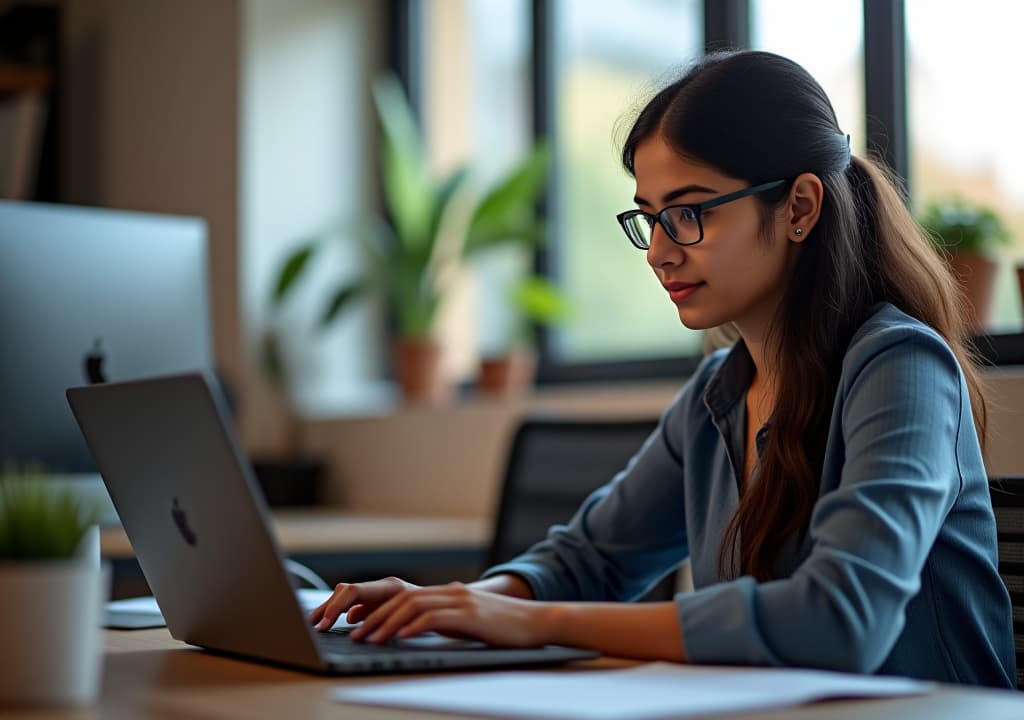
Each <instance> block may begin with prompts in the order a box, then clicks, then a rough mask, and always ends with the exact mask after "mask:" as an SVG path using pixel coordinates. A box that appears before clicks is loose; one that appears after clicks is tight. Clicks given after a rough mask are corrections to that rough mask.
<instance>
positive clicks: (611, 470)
mask: <svg viewBox="0 0 1024 720" xmlns="http://www.w3.org/2000/svg"><path fill="white" fill-rule="evenodd" d="M657 424H658V422H657V420H656V419H644V420H574V419H539V418H528V419H526V420H524V421H523V423H522V424H521V425H520V426H519V428H518V430H517V431H516V433H515V435H514V437H513V439H512V444H511V449H510V451H509V455H508V463H507V465H506V469H505V479H504V484H503V486H502V490H501V498H500V502H499V505H498V510H497V513H496V515H497V519H496V522H495V527H494V535H493V538H492V541H491V545H490V548H489V550H488V552H487V557H486V561H487V567H491V566H493V565H497V564H499V563H502V562H505V561H507V560H511V559H512V558H513V557H515V556H516V555H518V554H520V553H521V552H523V551H524V550H526V549H527V548H528V547H529V546H530V545H532V544H533V543H535V542H537V541H539V540H542V539H543V538H544V537H545V536H546V535H547V531H548V528H549V527H551V526H552V525H555V524H564V523H566V522H568V521H569V519H570V518H571V517H572V516H573V514H574V513H575V512H576V510H577V508H578V507H579V506H580V504H581V503H582V502H583V500H584V499H586V497H587V496H588V495H589V494H590V493H591V492H593V491H594V490H596V489H597V488H598V487H600V486H601V485H603V484H604V483H606V482H608V481H609V480H611V479H612V477H614V475H615V473H617V472H618V471H619V470H621V469H623V468H624V467H625V466H626V463H627V462H628V461H629V459H630V458H631V457H632V456H633V454H634V453H635V452H636V451H637V450H639V449H640V446H641V445H642V444H643V442H644V440H646V439H647V437H648V435H650V434H651V432H652V431H653V430H654V428H655V427H656V426H657ZM675 585H676V573H675V572H673V573H672V574H671V575H669V576H667V577H666V578H664V579H663V580H662V581H661V582H660V583H659V584H658V585H656V586H655V587H654V588H652V589H651V591H650V592H648V594H647V595H645V596H644V597H643V598H641V599H642V600H646V601H656V600H671V599H672V595H673V594H674V591H675Z"/></svg>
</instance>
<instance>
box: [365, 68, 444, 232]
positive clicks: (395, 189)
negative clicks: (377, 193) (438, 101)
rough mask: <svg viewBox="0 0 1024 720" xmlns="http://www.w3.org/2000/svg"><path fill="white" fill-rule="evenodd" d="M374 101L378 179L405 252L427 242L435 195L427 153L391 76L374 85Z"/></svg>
mask: <svg viewBox="0 0 1024 720" xmlns="http://www.w3.org/2000/svg"><path fill="white" fill-rule="evenodd" d="M373 98H374V103H375V106H376V108H377V117H378V119H379V121H380V127H381V131H382V134H383V137H382V141H383V142H382V150H381V176H382V180H383V183H384V196H385V200H386V202H387V206H388V210H389V212H390V213H391V220H392V222H393V223H394V225H395V233H396V235H397V237H398V242H399V244H401V245H402V246H403V247H404V248H405V249H406V250H408V251H416V250H419V251H422V250H423V246H424V245H426V244H427V243H429V241H430V237H429V234H428V233H429V228H430V223H431V217H432V214H433V208H434V203H435V201H434V196H435V192H434V189H433V187H432V185H431V183H430V178H429V175H428V172H427V162H426V153H425V152H424V148H423V141H422V138H421V135H420V131H419V128H418V127H417V124H416V119H415V117H414V116H413V112H412V109H411V108H410V107H409V102H408V100H407V99H406V96H405V92H404V91H403V90H402V86H401V83H400V82H399V81H398V79H397V78H396V77H395V76H394V75H393V74H387V75H383V76H381V77H380V78H378V79H377V80H376V81H375V82H374V83H373Z"/></svg>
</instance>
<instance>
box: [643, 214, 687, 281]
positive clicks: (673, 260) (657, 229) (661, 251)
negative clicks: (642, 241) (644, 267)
mask: <svg viewBox="0 0 1024 720" xmlns="http://www.w3.org/2000/svg"><path fill="white" fill-rule="evenodd" d="M685 250H686V248H684V247H683V246H682V245H677V244H676V243H674V242H672V238H670V237H669V236H668V233H666V232H665V228H663V227H662V226H661V224H660V223H656V224H655V226H654V230H653V231H652V232H651V245H650V247H648V248H647V264H648V265H650V266H651V267H652V268H654V269H655V270H657V269H659V268H671V267H675V266H677V265H682V264H683V263H684V262H686V252H685Z"/></svg>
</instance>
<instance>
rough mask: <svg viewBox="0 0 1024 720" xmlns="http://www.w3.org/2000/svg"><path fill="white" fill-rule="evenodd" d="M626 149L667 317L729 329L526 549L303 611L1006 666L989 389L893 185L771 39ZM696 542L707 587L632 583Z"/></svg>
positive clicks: (323, 619) (621, 639)
mask: <svg viewBox="0 0 1024 720" xmlns="http://www.w3.org/2000/svg"><path fill="white" fill-rule="evenodd" d="M622 159H623V164H624V166H625V168H626V170H628V171H629V172H630V173H631V174H632V175H633V176H634V177H635V179H636V197H635V198H634V201H635V203H636V205H637V208H638V209H635V210H628V211H626V212H624V213H622V214H620V215H619V216H618V221H619V224H620V225H621V226H622V229H623V230H624V231H625V234H626V236H627V238H628V239H629V241H630V242H631V243H632V244H633V245H634V246H636V247H637V248H639V249H640V250H643V251H645V252H646V256H647V262H648V263H649V264H650V266H651V268H652V269H653V271H654V274H655V276H656V278H657V280H658V282H660V283H661V284H662V285H663V286H664V287H665V290H666V291H667V294H668V298H669V300H671V302H673V303H674V304H675V306H676V308H677V310H678V312H679V319H680V320H681V321H682V322H683V324H684V325H686V326H687V327H689V328H693V329H705V328H714V327H716V326H721V325H726V324H732V325H733V326H734V327H735V329H736V330H737V331H738V333H739V336H740V340H738V341H737V342H736V343H735V345H733V347H732V348H731V349H728V350H721V351H718V352H716V353H714V354H712V355H710V356H709V357H707V358H706V359H705V360H704V362H703V363H702V364H701V365H700V367H699V368H698V369H697V371H696V372H695V374H694V375H693V377H692V378H690V380H689V381H688V382H687V383H686V385H685V386H684V387H683V389H682V391H681V392H680V394H679V395H678V396H677V398H676V399H675V401H674V402H673V403H672V405H671V407H669V409H668V410H667V411H666V412H665V414H664V415H663V417H662V419H661V423H660V426H659V427H658V429H657V430H656V431H655V432H654V434H653V435H652V436H651V437H650V438H649V439H648V440H647V441H646V443H645V444H644V445H643V447H641V448H640V449H639V451H638V452H637V454H636V455H635V456H634V458H633V459H632V460H631V461H630V463H629V465H628V466H627V467H626V468H625V469H624V470H623V471H622V472H620V473H619V474H618V475H617V476H616V477H615V478H614V479H612V480H611V481H610V482H609V483H608V484H607V485H605V486H604V487H603V488H601V489H600V490H598V491H597V492H595V493H594V494H593V495H591V496H590V497H589V498H588V499H587V500H586V501H585V502H584V503H583V505H582V507H581V508H580V509H579V511H578V512H577V513H576V515H575V517H573V519H572V520H571V521H570V522H569V523H568V525H566V526H555V527H553V528H552V529H551V530H550V532H549V533H548V536H547V538H546V539H544V540H543V541H541V542H539V543H538V544H536V545H534V546H533V547H532V548H531V549H530V550H528V551H527V552H526V553H524V554H523V555H521V556H520V557H518V558H516V559H514V560H513V561H511V562H509V563H507V564H504V565H500V566H498V567H494V568H491V569H490V570H489V571H488V572H487V573H485V575H484V578H483V579H482V580H480V581H478V582H474V583H471V584H469V585H463V584H459V583H455V584H452V585H446V586H437V587H416V586H413V585H411V584H408V583H405V582H403V581H401V580H399V579H397V578H388V579H386V580H380V581H375V582H368V583H360V584H344V583H343V584H341V585H338V586H337V589H336V590H335V592H334V594H333V596H332V597H331V598H330V600H328V601H327V602H326V603H325V604H324V605H322V606H321V607H320V608H318V609H317V610H316V611H314V612H313V614H312V615H311V618H310V620H311V622H313V623H314V624H315V625H316V627H317V628H318V629H321V630H325V629H327V628H329V627H330V626H331V625H332V624H333V623H334V622H335V620H336V619H337V618H338V616H339V615H340V614H341V613H343V612H346V611H347V613H348V620H349V621H351V622H358V621H360V620H362V621H363V624H362V626H361V627H360V628H359V629H358V630H356V631H355V632H354V633H353V637H355V638H356V639H363V640H366V641H369V642H385V641H388V640H390V639H392V638H395V637H407V636H409V635H413V634H416V633H421V632H424V631H429V630H432V631H437V632H441V633H445V634H451V635H458V636H470V637H475V638H479V639H481V640H485V641H487V642H490V643H494V644H499V645H509V646H532V645H542V644H547V643H555V644H563V645H573V646H578V647H586V648H593V649H596V650H599V651H601V652H603V653H606V654H609V655H615V656H625V657H633V658H641V659H647V660H674V661H680V662H685V661H689V662H695V663H729V664H756V665H788V666H802V667H813V668H824V669H833V670H845V671H852V672H863V673H887V674H897V675H908V676H913V677H920V678H930V679H934V680H940V681H946V682H963V683H974V684H982V685H992V686H1002V687H1012V684H1013V678H1014V673H1015V669H1014V654H1013V653H1014V651H1013V638H1012V630H1011V610H1010V600H1009V595H1008V593H1007V590H1006V588H1005V586H1004V585H1003V583H1002V581H1001V580H1000V578H999V575H998V573H997V571H996V564H997V558H996V534H995V523H994V519H993V513H992V507H991V503H990V500H989V496H988V484H987V480H986V474H985V467H984V465H983V463H982V452H981V447H980V442H979V438H984V436H985V404H984V400H983V398H982V396H981V392H980V387H979V381H978V375H977V371H976V370H975V367H974V365H973V364H972V358H971V354H970V350H969V349H968V345H967V343H966V338H967V331H966V328H965V327H964V323H963V321H962V319H961V306H960V302H959V300H958V298H959V295H958V292H957V290H956V287H955V284H954V282H953V280H952V279H951V277H950V275H949V273H948V272H947V271H946V270H945V269H944V267H943V265H942V263H941V262H940V260H939V259H938V258H937V257H936V256H935V254H934V252H933V251H932V250H931V248H930V247H929V245H928V242H927V241H926V239H925V238H924V237H923V236H922V233H921V231H920V229H919V228H918V227H917V225H916V224H915V223H914V221H913V219H912V218H911V216H910V215H909V214H908V212H907V209H906V208H905V207H904V204H903V201H902V199H901V197H900V195H899V194H898V193H897V191H896V190H895V189H894V186H893V184H892V182H891V181H890V180H889V178H888V177H887V176H886V175H885V174H884V172H883V171H882V170H881V169H880V168H879V167H878V166H876V165H875V164H874V163H873V162H872V161H870V160H867V159H864V158H860V157H854V156H852V155H851V153H850V146H849V139H848V136H846V135H844V134H843V132H842V131H841V130H840V128H839V127H838V125H837V122H836V117H835V113H834V112H833V110H832V106H831V104H830V103H829V100H828V98H827V97H826V96H825V93H824V91H823V90H822V89H821V87H820V86H819V85H818V84H817V83H816V82H815V81H814V80H813V79H812V78H811V77H810V76H809V75H808V74H807V72H806V71H804V70H803V69H802V68H801V67H799V66H798V65H796V64H795V63H793V62H791V61H789V60H786V59H784V58H782V57H779V56H776V55H771V54H768V53H763V52H738V53H723V54H715V55H711V56H708V57H706V58H705V59H704V60H702V61H701V62H700V63H699V64H698V65H697V66H695V67H694V68H693V69H691V70H690V71H689V72H688V73H687V74H686V75H685V76H684V77H682V78H681V79H679V80H678V81H677V82H675V83H673V84H672V85H670V86H669V87H666V88H665V89H664V90H662V91H661V92H659V93H658V94H657V95H656V96H655V97H654V99H653V100H651V101H650V103H649V104H648V105H647V106H646V107H645V108H644V109H643V111H642V112H641V113H640V115H639V117H638V119H637V120H636V122H635V124H634V126H633V128H632V131H631V132H630V134H629V137H628V138H627V140H626V143H625V147H624V149H623V153H622ZM687 557H689V558H690V560H691V561H692V567H693V576H694V583H695V585H696V588H697V589H696V591H695V592H691V593H683V594H679V595H678V596H676V598H675V601H674V602H663V603H629V602H628V601H630V600H632V599H635V598H637V597H639V596H641V595H642V594H643V593H644V592H645V591H646V590H647V589H648V588H650V587H651V586H652V585H653V584H654V583H656V582H657V581H658V580H659V579H660V578H661V577H663V576H664V575H665V574H666V573H668V572H669V571H671V570H672V569H674V568H676V567H677V566H678V565H679V564H680V563H681V562H682V561H683V560H684V559H685V558H687Z"/></svg>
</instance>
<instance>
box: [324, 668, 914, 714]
mask: <svg viewBox="0 0 1024 720" xmlns="http://www.w3.org/2000/svg"><path fill="white" fill-rule="evenodd" d="M932 687H934V684H933V683H927V682H920V681H917V680H910V679H907V678H899V677H878V676H866V675H848V674H842V673H831V672H823V671H817V670H788V669H761V668H757V669H753V668H731V667H710V666H688V665H674V664H670V663H649V664H646V665H641V666H638V667H634V668H628V669H625V670H585V671H579V672H503V673H493V674H483V675H459V676H450V677H443V678H442V677H439V678H431V679H427V680H412V681H401V682H395V683H387V684H380V685H373V686H371V687H362V688H338V689H336V690H334V691H333V692H332V696H333V698H334V699H335V700H337V701H339V702H346V703H358V704H364V705H385V706H390V707H402V708H413V709H418V710H434V711H438V712H449V713H451V712H455V713H467V714H475V715H489V716H494V717H513V718H520V717H531V718H576V719H579V720H619V719H620V718H621V719H623V720H626V719H627V718H628V719H641V718H665V717H673V718H685V717H693V716H704V715H714V714H722V713H736V712H744V711H752V710H769V709H778V708H784V707H792V706H795V705H802V704H805V703H809V702H814V701H818V700H825V699H829V698H841V697H842V698H845V697H892V696H899V695H917V694H921V693H926V692H928V691H929V690H931V689H932Z"/></svg>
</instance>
